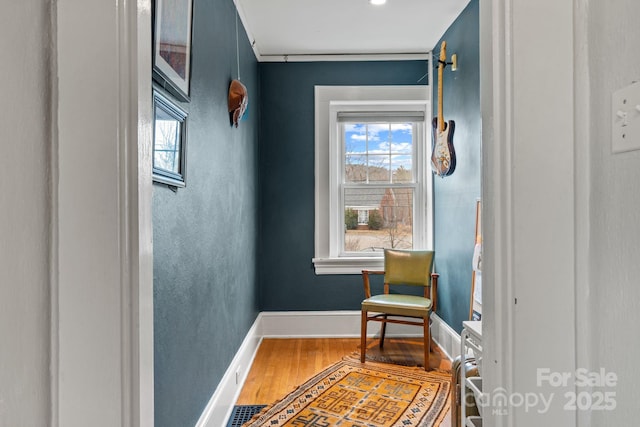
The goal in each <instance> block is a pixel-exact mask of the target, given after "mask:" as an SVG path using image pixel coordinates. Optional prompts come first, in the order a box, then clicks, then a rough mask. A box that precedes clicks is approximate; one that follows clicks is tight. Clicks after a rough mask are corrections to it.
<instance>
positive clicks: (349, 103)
mask: <svg viewBox="0 0 640 427" xmlns="http://www.w3.org/2000/svg"><path fill="white" fill-rule="evenodd" d="M428 93H429V91H428V87H426V86H383V87H372V86H367V87H326V86H320V87H316V221H315V226H316V229H315V238H316V241H315V258H314V259H313V262H314V265H315V269H316V273H317V274H359V273H360V272H361V270H362V269H363V268H371V269H381V268H382V262H383V259H382V256H383V255H382V252H383V249H384V248H399V249H410V248H415V249H428V248H431V246H432V243H431V242H432V238H431V234H432V230H431V173H430V171H429V170H428V168H427V166H428V162H427V161H426V159H427V157H428V156H427V152H428V149H427V142H428V140H427V132H426V125H425V118H426V117H428V116H429V114H428V113H429V111H428V109H429V108H430V104H429V101H428Z"/></svg>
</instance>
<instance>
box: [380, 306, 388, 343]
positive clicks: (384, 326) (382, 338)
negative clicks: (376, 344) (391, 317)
mask: <svg viewBox="0 0 640 427" xmlns="http://www.w3.org/2000/svg"><path fill="white" fill-rule="evenodd" d="M384 320H387V315H386V314H385V315H384ZM386 332H387V322H382V326H381V327H380V348H382V346H384V334H385V333H386Z"/></svg>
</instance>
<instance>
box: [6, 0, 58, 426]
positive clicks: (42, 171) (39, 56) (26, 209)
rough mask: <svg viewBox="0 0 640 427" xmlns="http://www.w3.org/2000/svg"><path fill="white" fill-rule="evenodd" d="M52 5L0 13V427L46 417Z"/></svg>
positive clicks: (30, 4) (24, 4)
mask: <svg viewBox="0 0 640 427" xmlns="http://www.w3.org/2000/svg"><path fill="white" fill-rule="evenodd" d="M49 8H50V5H49V1H47V0H21V1H10V2H4V4H3V10H2V13H1V14H0V52H2V58H3V59H2V62H1V65H0V70H1V72H0V75H1V76H2V77H1V78H0V93H2V98H3V99H2V103H0V147H1V148H2V155H1V156H0V426H3V427H4V426H6V427H13V426H43V425H47V419H48V415H49V352H48V349H49V323H48V321H49V214H50V208H49V195H50V180H49V175H50V171H49V158H50V157H49V150H50V140H51V138H50V125H51V121H50V113H51V111H50V108H49V105H50V90H49V79H50V71H49V59H50V49H49V48H48V44H47V43H46V41H47V40H49V39H50V25H49V20H50V17H49V16H50V15H49V14H50V10H49Z"/></svg>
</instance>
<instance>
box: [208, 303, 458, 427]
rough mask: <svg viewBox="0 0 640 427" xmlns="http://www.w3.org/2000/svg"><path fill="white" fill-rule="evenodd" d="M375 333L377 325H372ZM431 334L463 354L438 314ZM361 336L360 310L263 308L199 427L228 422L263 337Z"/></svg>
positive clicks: (413, 332)
mask: <svg viewBox="0 0 640 427" xmlns="http://www.w3.org/2000/svg"><path fill="white" fill-rule="evenodd" d="M369 332H370V333H368V334H367V335H369V336H374V335H376V334H377V333H378V328H377V327H373V328H370V331H369ZM421 333H422V330H421V328H418V327H416V326H410V325H396V324H389V325H387V336H397V337H398V336H407V337H414V336H421ZM431 335H432V337H433V340H434V341H435V342H436V344H437V345H438V346H439V347H440V348H441V350H442V351H443V353H444V354H445V355H446V356H447V357H448V358H449V359H453V358H455V357H456V356H458V355H459V354H460V335H459V334H458V333H456V331H454V330H453V329H452V328H451V327H450V326H449V325H447V324H446V323H445V322H444V321H443V320H442V319H441V318H440V317H438V315H436V314H432V315H431ZM359 336H360V311H283V312H270V311H268V312H262V313H260V314H259V315H258V317H257V318H256V321H255V322H254V323H253V326H252V327H251V329H250V330H249V332H248V333H247V336H246V337H245V339H244V341H243V342H242V345H241V346H240V348H239V349H238V352H237V353H236V355H235V357H234V358H233V360H232V361H231V364H230V365H229V368H228V369H227V371H226V372H225V374H224V376H223V377H222V380H221V381H220V384H218V387H217V388H216V391H215V393H214V394H213V396H212V397H211V399H210V400H209V403H208V404H207V406H206V408H205V410H204V412H203V413H202V415H201V416H200V419H199V420H198V422H197V424H196V427H220V426H225V425H226V423H227V419H228V418H229V416H230V415H231V412H232V410H233V406H234V405H235V402H236V400H237V398H238V395H239V394H240V391H241V390H242V386H243V385H244V382H245V380H246V378H247V374H248V373H249V369H250V367H251V364H252V363H253V359H254V357H255V355H256V352H257V350H258V346H259V345H260V342H261V341H262V339H263V338H326V337H336V338H346V337H359Z"/></svg>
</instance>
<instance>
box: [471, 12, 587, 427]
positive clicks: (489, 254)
mask: <svg viewBox="0 0 640 427" xmlns="http://www.w3.org/2000/svg"><path fill="white" fill-rule="evenodd" d="M579 19H581V18H580V17H579V16H577V14H576V12H575V11H574V2H557V1H555V0H541V1H538V2H529V1H527V0H480V32H481V39H480V46H481V54H480V58H481V59H480V68H481V73H480V75H481V77H480V81H481V90H480V93H481V108H482V119H483V149H482V152H483V154H482V157H483V160H482V162H483V165H482V175H483V178H482V186H483V191H482V196H483V204H482V208H483V213H482V217H483V236H484V239H483V244H484V256H483V279H484V280H483V296H482V299H483V309H484V310H483V345H484V352H483V356H484V361H483V368H484V369H483V372H484V373H483V377H484V378H483V392H485V393H494V395H495V394H497V393H499V392H500V390H504V393H506V395H507V396H508V397H509V396H511V395H512V394H514V393H517V394H522V393H527V392H532V393H538V394H540V393H542V394H544V395H545V397H549V396H550V395H551V394H552V393H554V394H555V396H556V400H555V402H554V406H553V407H552V409H551V410H550V411H549V412H547V413H543V414H541V413H539V412H537V411H536V410H530V411H528V412H527V411H525V410H524V408H523V407H509V406H508V407H507V408H506V411H500V410H499V409H504V408H495V407H490V408H488V409H485V411H484V414H485V415H484V418H485V422H486V423H487V424H488V425H491V426H497V427H502V426H505V427H506V426H513V425H517V426H518V427H527V426H534V425H539V424H540V422H541V421H543V420H544V422H545V423H547V424H548V425H567V426H568V425H577V419H576V414H575V413H573V412H571V411H565V410H563V407H562V404H561V403H562V402H561V399H562V396H563V392H565V391H566V390H567V389H565V388H560V389H553V388H550V387H548V386H546V385H545V384H542V385H538V384H536V382H537V378H536V369H537V368H548V369H550V370H551V371H553V372H569V373H571V372H575V369H576V363H577V362H576V351H577V350H578V349H579V347H578V344H579V342H578V339H577V338H576V335H577V334H576V312H578V315H579V314H580V309H579V303H580V301H577V302H576V270H577V269H576V265H579V264H581V263H582V262H583V261H584V258H583V256H584V254H583V253H582V251H581V250H580V249H579V247H578V245H579V244H581V243H582V241H581V240H580V237H576V236H577V235H579V233H578V232H577V231H576V230H580V231H582V230H583V229H584V222H581V220H580V218H581V217H580V215H581V214H580V212H581V211H582V210H583V209H584V208H585V206H586V208H588V204H585V200H586V198H585V197H584V194H583V193H582V192H583V191H584V188H583V187H581V185H582V184H580V183H579V182H578V183H576V176H581V174H584V167H585V165H584V164H583V163H582V162H586V161H588V159H587V160H585V159H586V158H585V156H583V155H580V156H576V151H579V150H577V149H576V142H575V136H574V132H580V130H579V129H578V130H576V129H574V127H575V123H576V121H575V120H576V119H575V117H574V116H575V112H576V102H575V99H576V95H575V92H574V91H576V89H575V88H576V87H577V86H576V85H580V84H582V82H578V83H576V82H575V81H574V74H577V73H574V60H575V58H574V49H575V46H577V44H575V41H574V40H575V37H576V34H574V25H578V27H579V25H580V24H579V22H580V21H579ZM574 21H578V24H575V22H574ZM540 23H544V25H543V26H542V27H540ZM577 58H578V62H577V63H579V61H580V56H579V55H578V56H577ZM578 96H580V95H578ZM578 113H579V110H578ZM576 174H577V175H576ZM587 210H588V209H587ZM576 218H578V220H579V221H578V222H577V225H576V221H577V220H576ZM576 306H578V308H577V307H576ZM580 345H582V344H581V343H580ZM494 409H498V410H497V411H496V410H494Z"/></svg>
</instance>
